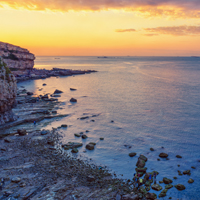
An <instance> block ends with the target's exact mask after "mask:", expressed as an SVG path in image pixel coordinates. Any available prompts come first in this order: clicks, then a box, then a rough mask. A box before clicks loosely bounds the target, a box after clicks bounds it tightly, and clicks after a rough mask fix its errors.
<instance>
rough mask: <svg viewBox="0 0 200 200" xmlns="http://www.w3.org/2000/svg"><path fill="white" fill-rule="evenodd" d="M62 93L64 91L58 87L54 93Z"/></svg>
mask: <svg viewBox="0 0 200 200" xmlns="http://www.w3.org/2000/svg"><path fill="white" fill-rule="evenodd" d="M60 93H63V91H61V90H57V89H56V90H55V91H54V94H60Z"/></svg>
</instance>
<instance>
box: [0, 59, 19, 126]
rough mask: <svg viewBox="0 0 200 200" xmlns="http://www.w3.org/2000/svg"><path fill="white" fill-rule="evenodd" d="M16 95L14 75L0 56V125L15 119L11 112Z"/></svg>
mask: <svg viewBox="0 0 200 200" xmlns="http://www.w3.org/2000/svg"><path fill="white" fill-rule="evenodd" d="M16 95H17V84H16V79H15V76H14V75H13V74H12V73H11V71H10V69H9V68H8V67H7V65H6V63H5V62H3V61H2V58H1V57H0V125H2V124H5V123H6V122H10V121H14V120H15V119H16V117H15V116H14V115H13V113H12V107H13V106H14V105H15V98H16Z"/></svg>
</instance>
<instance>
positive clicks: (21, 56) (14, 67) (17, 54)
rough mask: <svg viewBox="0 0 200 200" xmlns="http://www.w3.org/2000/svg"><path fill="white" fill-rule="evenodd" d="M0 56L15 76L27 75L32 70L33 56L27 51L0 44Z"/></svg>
mask: <svg viewBox="0 0 200 200" xmlns="http://www.w3.org/2000/svg"><path fill="white" fill-rule="evenodd" d="M0 56H1V57H2V58H3V59H4V62H5V63H6V64H7V66H9V68H10V70H11V71H12V73H13V74H14V75H15V76H19V75H28V74H29V73H30V71H31V70H32V69H33V66H34V59H35V56H34V55H33V54H32V53H30V52H29V51H28V50H27V49H24V48H21V47H18V46H14V45H12V44H8V43H3V42H0Z"/></svg>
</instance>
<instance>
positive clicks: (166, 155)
mask: <svg viewBox="0 0 200 200" xmlns="http://www.w3.org/2000/svg"><path fill="white" fill-rule="evenodd" d="M159 157H161V158H167V157H168V154H166V153H160V154H159Z"/></svg>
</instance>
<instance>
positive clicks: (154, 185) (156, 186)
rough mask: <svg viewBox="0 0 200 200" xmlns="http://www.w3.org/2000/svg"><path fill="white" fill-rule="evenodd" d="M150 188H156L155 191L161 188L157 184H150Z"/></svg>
mask: <svg viewBox="0 0 200 200" xmlns="http://www.w3.org/2000/svg"><path fill="white" fill-rule="evenodd" d="M151 188H152V189H153V190H156V191H160V190H162V187H161V186H160V185H159V184H153V185H152V186H151Z"/></svg>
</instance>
